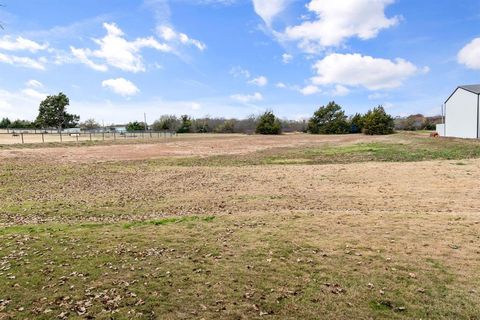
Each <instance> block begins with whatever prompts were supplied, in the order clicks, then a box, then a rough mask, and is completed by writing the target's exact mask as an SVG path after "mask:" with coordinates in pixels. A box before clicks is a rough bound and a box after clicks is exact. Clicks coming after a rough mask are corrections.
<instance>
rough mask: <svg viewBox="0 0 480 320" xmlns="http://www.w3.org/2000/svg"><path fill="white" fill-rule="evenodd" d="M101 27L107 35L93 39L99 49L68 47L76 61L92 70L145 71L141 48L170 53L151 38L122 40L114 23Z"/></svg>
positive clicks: (166, 47) (163, 44)
mask: <svg viewBox="0 0 480 320" xmlns="http://www.w3.org/2000/svg"><path fill="white" fill-rule="evenodd" d="M103 27H104V28H105V29H106V30H107V35H106V36H105V37H103V38H102V39H94V42H95V43H96V44H98V45H99V47H100V48H99V49H97V50H91V49H88V48H85V49H78V48H74V47H70V50H71V52H72V54H73V55H74V56H75V57H76V58H77V59H78V61H80V62H82V63H84V64H86V65H87V66H89V67H90V68H92V69H94V70H97V71H106V70H108V66H111V67H115V68H118V69H120V70H123V71H130V72H140V71H145V65H144V63H143V58H142V56H141V54H140V51H141V50H142V49H143V48H151V49H155V50H157V51H160V52H171V51H172V48H171V47H170V46H169V45H168V44H165V43H160V42H158V41H157V40H156V39H154V38H153V37H148V38H137V39H135V40H133V41H128V40H126V39H125V38H124V35H125V34H124V33H123V31H122V30H121V29H120V28H119V27H118V26H117V25H116V24H115V23H104V24H103ZM92 59H98V60H100V61H102V62H95V61H93V60H92Z"/></svg>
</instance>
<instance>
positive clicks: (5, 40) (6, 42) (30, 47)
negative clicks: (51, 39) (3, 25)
mask: <svg viewBox="0 0 480 320" xmlns="http://www.w3.org/2000/svg"><path fill="white" fill-rule="evenodd" d="M47 48H48V43H44V44H40V43H38V42H35V41H33V40H29V39H25V38H23V37H17V38H15V39H12V38H11V37H10V36H4V37H2V38H1V39H0V49H2V50H7V51H21V50H25V51H30V52H37V51H40V50H46V49H47Z"/></svg>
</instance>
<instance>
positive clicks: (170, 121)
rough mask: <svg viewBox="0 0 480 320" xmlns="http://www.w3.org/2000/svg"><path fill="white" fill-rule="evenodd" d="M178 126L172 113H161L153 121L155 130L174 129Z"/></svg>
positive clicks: (176, 119)
mask: <svg viewBox="0 0 480 320" xmlns="http://www.w3.org/2000/svg"><path fill="white" fill-rule="evenodd" d="M177 126H178V118H177V117H176V116H174V115H163V116H161V117H160V119H158V120H156V121H155V122H154V123H153V130H155V131H167V130H170V131H174V130H176V129H177Z"/></svg>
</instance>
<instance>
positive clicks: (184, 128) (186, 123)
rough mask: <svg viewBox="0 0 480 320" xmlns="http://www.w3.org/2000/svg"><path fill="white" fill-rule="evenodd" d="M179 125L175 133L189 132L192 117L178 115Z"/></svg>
mask: <svg viewBox="0 0 480 320" xmlns="http://www.w3.org/2000/svg"><path fill="white" fill-rule="evenodd" d="M180 121H181V123H180V127H178V129H177V133H190V132H191V131H192V119H191V118H190V117H189V116H188V115H186V114H185V115H183V116H181V117H180Z"/></svg>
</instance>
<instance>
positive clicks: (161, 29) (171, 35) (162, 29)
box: [157, 25, 207, 51]
mask: <svg viewBox="0 0 480 320" xmlns="http://www.w3.org/2000/svg"><path fill="white" fill-rule="evenodd" d="M157 33H158V35H159V36H160V37H162V38H163V39H164V40H165V41H167V42H177V43H181V44H184V45H193V46H195V47H197V49H198V50H200V51H203V50H205V49H206V48H207V45H206V44H205V43H203V42H201V41H199V40H196V39H191V38H190V37H189V36H187V35H186V34H185V33H181V32H177V31H175V30H174V29H173V28H172V27H170V26H167V25H161V26H158V27H157Z"/></svg>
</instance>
